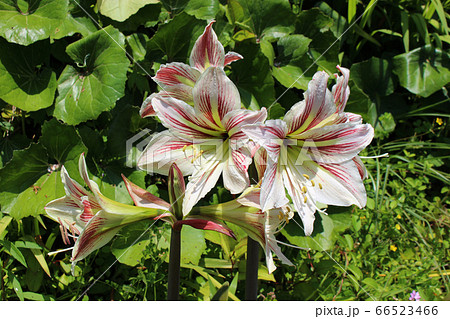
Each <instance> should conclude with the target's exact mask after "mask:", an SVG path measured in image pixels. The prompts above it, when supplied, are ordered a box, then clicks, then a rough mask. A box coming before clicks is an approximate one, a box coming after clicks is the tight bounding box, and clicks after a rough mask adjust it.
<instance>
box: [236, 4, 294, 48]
mask: <svg viewBox="0 0 450 319" xmlns="http://www.w3.org/2000/svg"><path fill="white" fill-rule="evenodd" d="M237 2H238V3H235V4H234V5H233V6H231V7H230V8H229V9H228V10H229V14H230V15H231V16H233V17H234V18H236V17H239V16H241V17H242V19H243V20H242V21H238V22H240V23H241V25H244V26H247V28H248V29H249V30H251V32H252V33H254V34H256V36H257V37H258V38H259V39H263V38H266V39H267V40H269V41H271V40H275V39H278V38H280V37H282V36H284V35H287V34H289V33H290V32H292V31H293V29H294V26H293V23H294V20H295V17H294V15H293V13H292V10H291V6H290V4H289V0H270V1H267V0H238V1H237ZM234 11H237V12H234ZM242 13H243V14H242Z"/></svg>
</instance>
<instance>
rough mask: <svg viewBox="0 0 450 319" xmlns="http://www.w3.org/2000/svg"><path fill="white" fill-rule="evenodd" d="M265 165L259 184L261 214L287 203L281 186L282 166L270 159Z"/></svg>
mask: <svg viewBox="0 0 450 319" xmlns="http://www.w3.org/2000/svg"><path fill="white" fill-rule="evenodd" d="M267 164H268V165H267V168H266V171H265V172H264V177H263V180H262V183H261V199H260V201H261V209H262V211H263V212H266V211H268V210H270V209H273V208H279V207H283V206H285V205H287V204H288V203H289V200H288V199H287V197H286V194H285V191H284V186H283V177H282V176H283V171H284V168H283V166H282V165H281V164H278V162H274V161H273V160H272V159H271V158H270V157H269V158H268V161H267Z"/></svg>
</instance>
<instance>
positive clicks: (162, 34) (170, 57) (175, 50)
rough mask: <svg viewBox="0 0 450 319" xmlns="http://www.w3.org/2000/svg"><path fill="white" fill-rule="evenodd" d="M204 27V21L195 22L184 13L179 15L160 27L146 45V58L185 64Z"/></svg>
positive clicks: (194, 19)
mask: <svg viewBox="0 0 450 319" xmlns="http://www.w3.org/2000/svg"><path fill="white" fill-rule="evenodd" d="M205 26H206V23H205V21H202V20H197V19H196V18H195V17H193V16H190V15H188V14H186V13H181V14H179V15H177V16H175V18H173V19H172V20H171V21H169V22H168V23H167V24H163V25H160V27H159V28H158V31H157V32H156V34H155V35H154V36H153V37H152V38H151V39H150V41H149V42H148V45H147V56H148V57H150V58H152V60H154V56H159V57H161V58H162V57H163V56H166V57H167V61H169V62H173V61H177V62H185V61H187V59H188V57H189V52H190V49H191V48H192V47H193V46H194V43H195V41H196V40H197V38H198V37H199V36H200V35H201V34H202V32H203V30H204V28H205Z"/></svg>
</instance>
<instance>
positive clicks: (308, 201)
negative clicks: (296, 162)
mask: <svg viewBox="0 0 450 319" xmlns="http://www.w3.org/2000/svg"><path fill="white" fill-rule="evenodd" d="M311 163H314V162H311ZM301 169H302V167H301V166H300V167H299V166H295V167H293V166H292V165H289V164H288V165H287V166H286V169H285V170H284V171H283V182H284V186H285V187H286V189H287V191H288V193H289V196H290V197H291V199H292V202H293V204H294V207H295V210H296V211H297V213H298V214H299V215H300V218H301V220H302V223H303V231H304V232H305V235H306V236H310V235H311V234H312V232H313V229H314V220H315V216H314V213H315V212H316V205H315V200H314V199H313V198H311V196H309V195H307V194H306V193H305V192H304V190H305V188H304V187H303V186H305V177H304V176H303V175H302V174H300V173H301V172H299V170H301Z"/></svg>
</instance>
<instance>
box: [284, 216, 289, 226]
mask: <svg viewBox="0 0 450 319" xmlns="http://www.w3.org/2000/svg"><path fill="white" fill-rule="evenodd" d="M284 219H286V224H289V215H288V214H284Z"/></svg>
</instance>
